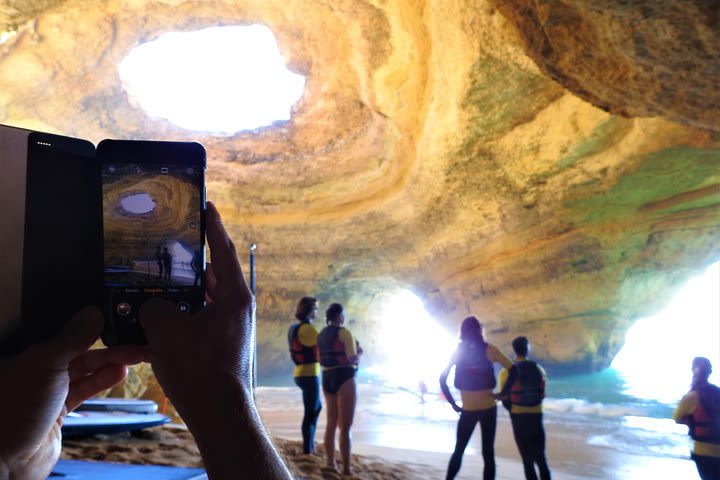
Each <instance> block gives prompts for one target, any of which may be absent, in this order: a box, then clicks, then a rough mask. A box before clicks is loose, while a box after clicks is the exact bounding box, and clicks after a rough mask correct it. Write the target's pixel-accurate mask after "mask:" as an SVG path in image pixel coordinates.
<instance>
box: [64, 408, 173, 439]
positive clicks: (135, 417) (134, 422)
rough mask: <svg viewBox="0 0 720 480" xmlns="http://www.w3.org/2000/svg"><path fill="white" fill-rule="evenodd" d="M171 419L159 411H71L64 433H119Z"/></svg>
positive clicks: (66, 419)
mask: <svg viewBox="0 0 720 480" xmlns="http://www.w3.org/2000/svg"><path fill="white" fill-rule="evenodd" d="M169 421H170V417H167V416H165V415H160V414H159V413H128V412H93V411H86V412H71V413H68V414H67V416H66V417H65V421H64V422H63V425H62V434H63V435H64V436H66V437H71V436H80V435H97V434H100V433H105V434H109V433H119V432H131V431H134V430H142V429H144V428H149V427H155V426H158V425H162V424H164V423H167V422H169Z"/></svg>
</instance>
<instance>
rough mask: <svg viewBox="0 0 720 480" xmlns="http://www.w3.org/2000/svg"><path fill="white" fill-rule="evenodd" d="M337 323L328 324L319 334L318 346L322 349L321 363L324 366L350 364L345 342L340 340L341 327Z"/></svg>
mask: <svg viewBox="0 0 720 480" xmlns="http://www.w3.org/2000/svg"><path fill="white" fill-rule="evenodd" d="M341 328H343V327H338V326H336V325H328V326H327V327H325V328H323V329H322V331H321V332H320V334H319V335H318V348H319V349H320V365H322V366H323V367H337V366H339V365H350V360H349V359H348V357H347V354H346V353H345V344H344V343H343V342H342V341H341V340H340V336H339V333H340V329H341Z"/></svg>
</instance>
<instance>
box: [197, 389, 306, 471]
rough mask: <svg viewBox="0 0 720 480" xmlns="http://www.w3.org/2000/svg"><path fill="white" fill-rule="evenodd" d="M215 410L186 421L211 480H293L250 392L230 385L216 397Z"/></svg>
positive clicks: (201, 411)
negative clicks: (248, 479) (250, 479)
mask: <svg viewBox="0 0 720 480" xmlns="http://www.w3.org/2000/svg"><path fill="white" fill-rule="evenodd" d="M214 396H215V398H214V399H213V401H212V402H211V403H212V404H213V408H211V409H207V408H206V409H205V410H191V411H189V412H187V414H186V416H187V418H185V417H183V419H184V420H185V421H186V423H187V425H188V428H189V430H190V432H191V433H192V434H193V437H194V438H195V441H196V442H197V445H198V448H199V450H200V454H201V456H202V458H203V463H204V465H205V469H206V470H207V473H208V477H209V478H210V479H211V480H224V479H228V480H229V479H232V480H235V479H237V478H253V479H261V480H265V479H267V480H275V479H283V480H284V479H291V478H292V476H291V475H290V473H289V471H288V469H287V467H286V466H285V464H284V463H283V460H282V458H281V457H280V455H279V454H278V453H277V451H276V450H275V447H274V446H273V444H272V442H271V440H270V437H269V436H268V434H267V432H266V431H265V429H264V427H263V425H262V422H261V420H260V416H259V415H258V413H257V410H256V408H255V403H254V401H253V398H252V394H251V392H250V391H248V390H246V389H245V388H243V387H241V386H239V385H229V386H226V387H225V388H223V389H222V391H218V392H216V393H215V394H214Z"/></svg>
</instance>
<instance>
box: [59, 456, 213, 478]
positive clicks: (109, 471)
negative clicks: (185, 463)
mask: <svg viewBox="0 0 720 480" xmlns="http://www.w3.org/2000/svg"><path fill="white" fill-rule="evenodd" d="M207 478H208V477H207V475H206V474H205V470H203V469H202V468H186V467H163V466H159V465H132V464H126V463H110V462H86V461H83V460H60V461H59V462H58V463H57V465H55V468H54V469H53V471H52V473H51V474H50V477H48V480H97V479H102V480H136V479H142V480H207Z"/></svg>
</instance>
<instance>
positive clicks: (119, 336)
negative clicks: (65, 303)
mask: <svg viewBox="0 0 720 480" xmlns="http://www.w3.org/2000/svg"><path fill="white" fill-rule="evenodd" d="M183 145H186V146H187V145H197V146H199V145H198V144H178V143H172V142H121V141H115V142H112V141H111V142H108V143H105V145H103V144H101V146H100V147H99V149H98V156H99V157H100V159H101V170H102V173H101V178H102V210H103V214H102V217H103V240H104V253H103V258H104V265H103V267H104V268H103V284H104V287H105V292H106V295H105V297H106V307H107V309H108V310H109V311H108V312H107V314H108V316H109V317H110V318H112V319H113V322H112V328H111V329H110V331H109V332H106V336H109V337H110V338H108V339H106V342H107V343H110V344H114V343H144V341H145V340H144V335H143V332H142V329H141V328H140V327H139V324H138V316H137V315H138V310H139V308H140V306H141V305H142V303H143V302H144V301H145V300H146V299H147V298H149V297H153V296H160V297H163V298H165V299H168V300H170V301H172V302H173V303H175V305H176V307H177V309H178V311H180V312H189V313H192V312H194V311H197V310H198V309H200V308H201V307H202V305H203V303H204V302H203V300H204V291H205V289H204V275H203V274H204V271H205V229H204V206H205V198H204V163H205V157H204V150H202V149H201V148H200V150H202V154H200V150H198V149H196V148H188V149H183V148H181V147H182V146H183Z"/></svg>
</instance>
